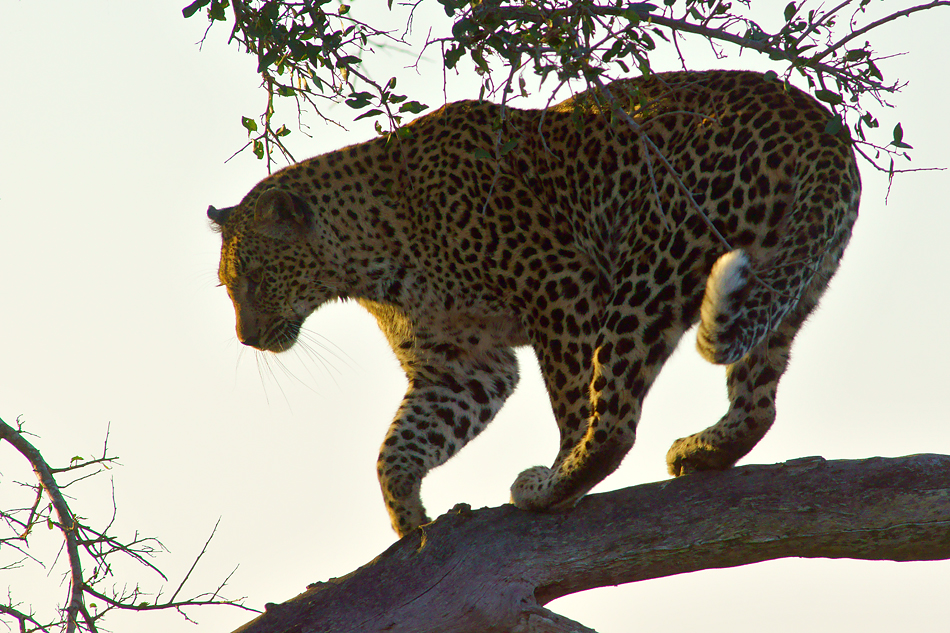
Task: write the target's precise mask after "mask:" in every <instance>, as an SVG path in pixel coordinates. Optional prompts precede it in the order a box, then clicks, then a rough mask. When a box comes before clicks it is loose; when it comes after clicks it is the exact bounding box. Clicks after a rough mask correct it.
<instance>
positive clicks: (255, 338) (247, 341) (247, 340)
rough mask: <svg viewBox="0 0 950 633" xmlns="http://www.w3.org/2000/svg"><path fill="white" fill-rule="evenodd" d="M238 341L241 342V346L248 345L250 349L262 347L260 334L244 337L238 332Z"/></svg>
mask: <svg viewBox="0 0 950 633" xmlns="http://www.w3.org/2000/svg"><path fill="white" fill-rule="evenodd" d="M238 340H239V341H241V344H243V345H247V346H248V347H256V348H258V349H260V347H261V337H260V334H253V335H242V334H241V333H240V332H238Z"/></svg>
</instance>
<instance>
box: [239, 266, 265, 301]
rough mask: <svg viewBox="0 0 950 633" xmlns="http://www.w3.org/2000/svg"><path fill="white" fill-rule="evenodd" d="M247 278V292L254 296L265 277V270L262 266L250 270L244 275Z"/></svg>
mask: <svg viewBox="0 0 950 633" xmlns="http://www.w3.org/2000/svg"><path fill="white" fill-rule="evenodd" d="M244 278H245V279H246V280H247V294H248V295H249V296H251V297H253V296H254V295H255V294H257V291H258V289H259V288H260V285H261V281H262V280H263V279H264V271H263V270H262V269H260V268H255V269H254V270H252V271H250V272H248V273H247V274H245V275H244Z"/></svg>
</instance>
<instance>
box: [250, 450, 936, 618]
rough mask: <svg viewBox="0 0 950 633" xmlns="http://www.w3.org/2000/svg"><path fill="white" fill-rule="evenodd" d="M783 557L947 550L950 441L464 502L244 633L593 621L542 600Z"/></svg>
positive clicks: (884, 556)
mask: <svg viewBox="0 0 950 633" xmlns="http://www.w3.org/2000/svg"><path fill="white" fill-rule="evenodd" d="M788 556H796V557H806V558H816V557H824V558H858V559H867V560H896V561H909V560H939V559H947V558H950V456H944V455H914V456H910V457H900V458H893V459H885V458H880V457H877V458H872V459H865V460H848V461H825V460H824V459H822V458H820V457H812V458H805V459H798V460H794V461H790V462H787V463H784V464H775V465H771V466H742V467H739V468H733V469H731V470H728V471H725V472H717V473H700V474H694V475H689V476H687V477H682V478H679V479H673V480H669V481H662V482H658V483H653V484H647V485H642V486H635V487H632V488H627V489H625V490H617V491H614V492H608V493H603V494H596V495H590V496H588V497H585V498H584V499H582V500H581V502H580V503H579V504H578V505H577V507H576V508H575V509H573V510H572V511H570V512H566V513H562V514H533V513H528V512H524V511H520V510H518V509H516V508H514V507H513V506H510V505H506V506H502V507H499V508H485V509H482V510H478V511H471V510H469V509H468V508H467V507H466V506H459V507H457V508H455V509H453V511H451V512H449V513H448V514H446V515H444V516H442V517H441V518H439V519H438V520H437V521H435V522H433V523H431V524H429V525H426V526H423V527H422V528H420V529H418V530H415V531H414V532H412V533H411V534H409V535H408V536H406V537H405V538H403V539H402V540H400V541H399V542H397V543H395V544H394V545H393V546H392V547H390V548H389V549H388V550H387V551H385V552H384V553H383V554H381V555H380V556H379V557H377V558H376V559H375V560H373V561H371V562H369V563H368V564H366V565H364V566H363V567H361V568H359V569H358V570H356V571H354V572H353V573H351V574H349V575H347V576H345V577H343V578H335V579H332V580H330V581H328V582H322V583H316V584H314V585H311V586H310V587H309V588H308V589H307V591H305V592H304V593H302V594H300V595H299V596H297V597H295V598H292V599H290V600H288V601H287V602H285V603H283V604H279V605H268V606H267V610H266V612H265V613H264V614H263V615H261V616H260V617H258V618H257V619H255V620H253V621H252V622H249V623H247V624H246V625H244V626H243V627H241V628H240V629H238V632H240V633H278V632H280V633H289V632H291V631H293V632H294V633H310V632H313V633H316V632H318V631H319V632H321V633H328V632H337V631H340V632H343V631H346V632H354V633H355V632H370V631H373V632H375V631H386V632H387V633H403V632H405V633H425V632H429V631H431V632H433V633H434V632H439V633H475V632H478V633H485V632H488V631H499V632H502V631H504V632H511V633H529V632H532V631H546V632H550V633H559V632H562V631H563V632H567V631H577V632H582V631H590V629H587V628H585V627H583V626H582V625H580V624H578V623H576V622H572V621H570V620H568V619H566V618H562V617H561V616H558V615H557V614H554V613H552V612H550V611H548V610H546V609H544V608H543V607H542V605H544V604H546V603H548V602H550V601H551V600H554V599H555V598H559V597H561V596H565V595H567V594H571V593H575V592H578V591H584V590H586V589H592V588H594V587H602V586H607V585H616V584H621V583H628V582H635V581H638V580H646V579H649V578H659V577H662V576H670V575H673V574H682V573H686V572H691V571H696V570H700V569H710V568H721V567H734V566H737V565H747V564H749V563H755V562H759V561H764V560H772V559H776V558H784V557H788ZM238 632H235V633H238Z"/></svg>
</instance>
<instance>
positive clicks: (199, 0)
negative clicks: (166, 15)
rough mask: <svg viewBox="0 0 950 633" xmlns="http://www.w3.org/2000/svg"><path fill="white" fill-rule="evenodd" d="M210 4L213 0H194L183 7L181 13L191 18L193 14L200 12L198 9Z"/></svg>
mask: <svg viewBox="0 0 950 633" xmlns="http://www.w3.org/2000/svg"><path fill="white" fill-rule="evenodd" d="M209 4H211V0H195V1H194V2H192V3H191V4H189V5H188V6H187V7H185V8H184V9H182V10H181V14H182V15H183V16H185V17H186V18H190V17H191V16H193V15H194V14H195V13H197V12H198V9H200V8H202V7H206V6H208V5H209Z"/></svg>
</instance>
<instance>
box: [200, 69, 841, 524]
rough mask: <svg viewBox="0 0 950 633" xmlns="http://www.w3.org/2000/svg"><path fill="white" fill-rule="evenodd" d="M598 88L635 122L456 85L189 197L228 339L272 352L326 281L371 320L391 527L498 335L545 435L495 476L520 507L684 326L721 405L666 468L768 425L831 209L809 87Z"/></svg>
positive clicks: (509, 383) (439, 451)
mask: <svg viewBox="0 0 950 633" xmlns="http://www.w3.org/2000/svg"><path fill="white" fill-rule="evenodd" d="M609 91H610V93H611V94H612V95H613V96H614V97H616V98H617V100H618V102H619V103H621V104H623V105H624V106H626V108H627V110H626V111H627V112H628V113H630V114H631V116H632V117H633V119H634V120H635V122H636V123H637V125H639V127H640V130H639V132H636V131H633V130H632V128H631V127H630V126H629V125H628V124H627V122H625V121H623V120H622V118H623V117H620V116H615V115H611V114H610V113H609V109H608V108H606V107H604V106H603V103H604V101H603V98H602V97H603V95H601V94H599V93H586V94H582V95H580V96H577V97H575V98H572V99H570V100H568V101H566V102H564V103H562V104H559V105H558V106H555V107H553V108H550V109H548V110H516V109H513V108H504V109H503V108H502V107H501V106H498V105H494V104H491V103H485V102H475V101H463V102H458V103H452V104H449V105H446V106H445V107H443V108H442V109H440V110H438V111H436V112H433V113H431V114H429V115H426V116H424V117H421V118H419V119H418V120H416V121H415V122H414V123H412V124H411V125H409V126H408V131H409V134H408V135H407V136H405V137H403V138H400V139H398V141H397V140H392V141H390V142H389V143H388V144H387V142H386V140H385V139H382V138H378V139H375V140H371V141H368V142H365V143H361V144H358V145H353V146H351V147H347V148H344V149H342V150H339V151H335V152H331V153H329V154H325V155H323V156H318V157H316V158H312V159H310V160H307V161H304V162H302V163H299V164H297V165H293V166H291V167H288V168H286V169H284V170H283V171H280V172H278V173H275V174H273V175H272V176H269V177H268V178H266V179H264V180H263V181H262V182H261V183H259V184H258V185H257V186H256V187H254V188H253V189H252V190H251V191H250V193H248V194H247V196H246V197H245V198H244V200H243V201H242V202H241V203H240V205H238V206H237V207H233V208H231V209H224V210H215V209H213V208H212V209H209V216H210V217H211V218H212V219H213V220H214V221H215V222H216V223H217V224H218V225H219V226H220V229H221V232H222V237H223V245H222V251H221V264H220V271H219V275H220V279H221V282H222V283H223V284H224V285H225V286H227V289H228V293H229V294H230V296H231V298H232V300H233V302H234V305H235V310H236V315H237V334H238V338H239V339H240V340H241V342H243V343H245V344H247V345H251V346H254V347H257V348H259V349H262V350H270V351H275V352H279V351H283V350H285V349H287V348H289V347H290V346H291V345H293V344H294V341H295V340H296V337H297V335H298V332H299V330H300V326H301V325H302V323H303V321H304V319H306V318H307V316H308V315H309V314H311V313H312V312H313V311H314V310H315V309H317V308H318V307H319V306H320V305H322V304H324V303H326V302H327V301H329V300H331V299H335V298H341V297H342V298H347V297H349V298H353V299H356V300H357V301H359V302H360V303H361V304H362V305H363V306H364V307H365V308H366V309H367V310H369V311H370V312H371V313H372V314H373V315H374V316H375V317H376V319H377V321H378V322H379V325H380V327H381V328H382V331H383V332H384V333H385V335H386V338H387V339H388V340H389V343H390V345H391V346H392V349H393V351H394V352H395V354H396V356H397V358H398V359H399V362H400V363H401V365H402V368H403V369H404V370H405V373H406V376H407V378H408V381H409V388H408V391H407V392H406V396H405V398H404V400H403V402H402V405H401V406H400V408H399V411H398V413H397V414H396V418H395V420H394V421H393V423H392V425H391V426H390V428H389V432H388V434H387V435H386V439H385V441H384V442H383V446H382V449H381V451H380V455H379V461H378V465H377V468H378V474H379V480H380V484H381V486H382V490H383V496H384V498H385V502H386V506H387V508H388V510H389V513H390V515H391V518H392V523H393V526H394V527H395V529H396V531H397V532H398V533H399V534H400V535H404V534H406V533H407V532H409V531H410V530H412V529H413V528H415V527H416V526H418V525H420V524H422V523H424V522H426V521H427V520H428V519H427V517H426V514H425V511H424V509H423V506H422V502H421V499H420V494H419V490H420V485H421V482H422V478H423V476H424V475H425V474H426V473H427V472H428V471H429V470H430V469H432V468H433V467H435V466H438V465H439V464H441V463H443V462H445V461H446V460H447V459H449V458H450V457H451V456H452V455H454V454H455V453H456V452H457V451H458V450H459V449H460V448H462V446H464V445H465V444H466V443H467V442H468V441H469V440H471V439H472V438H473V437H475V436H476V435H477V434H478V433H479V432H480V431H481V430H482V429H484V428H485V426H486V425H487V424H488V423H489V422H490V421H491V420H492V418H493V417H494V416H495V414H496V413H497V412H498V410H499V409H500V408H501V406H502V404H503V403H504V401H505V399H506V398H507V397H508V396H509V395H510V394H511V393H512V391H513V390H514V388H515V385H516V384H517V382H518V369H517V365H516V361H515V355H514V353H513V351H512V350H513V348H515V347H519V346H524V345H531V346H532V347H533V348H534V351H535V352H536V354H537V357H538V360H539V363H540V367H541V371H542V374H543V377H544V381H545V384H546V387H547V390H548V393H549V394H550V398H551V404H552V407H553V410H554V414H555V417H556V419H557V423H558V427H559V429H560V436H561V441H560V451H559V453H558V455H557V456H556V457H555V459H554V461H553V464H552V466H551V467H544V466H538V467H535V468H531V469H529V470H527V471H525V472H524V473H522V474H521V475H520V476H519V477H518V478H517V480H516V481H515V483H514V485H513V486H512V490H511V492H512V499H513V502H514V503H515V504H516V505H518V506H519V507H522V508H527V509H533V510H552V509H564V508H569V507H571V506H572V505H573V504H574V503H576V502H577V500H578V499H579V498H580V497H582V496H583V495H584V494H585V493H586V492H587V491H588V490H590V489H591V488H592V487H593V486H594V485H595V484H597V483H598V482H600V481H601V480H602V479H604V477H606V476H607V475H608V474H610V473H611V472H612V471H613V470H614V469H616V468H617V466H618V465H619V464H620V462H621V460H622V459H623V458H624V456H625V455H626V453H627V452H628V450H629V449H630V447H631V446H632V445H633V443H634V437H635V432H636V427H637V423H638V421H639V419H640V410H641V406H642V403H643V399H644V397H645V396H646V394H647V391H648V390H649V388H650V385H651V384H652V383H653V381H654V379H655V378H656V376H657V374H658V373H659V371H660V369H661V367H662V366H663V363H664V362H665V361H666V359H667V358H668V357H669V356H670V354H671V353H672V351H673V349H674V348H675V347H676V345H677V342H678V341H679V339H680V337H681V336H682V334H683V333H684V332H685V331H686V330H687V329H688V328H689V327H690V326H692V325H693V324H694V323H696V322H697V321H701V325H700V328H699V334H698V347H699V350H700V352H701V353H702V355H703V356H704V357H706V358H707V359H708V360H710V361H712V362H716V363H723V364H726V365H727V367H726V377H727V384H728V392H729V400H730V407H729V410H728V412H727V413H726V415H725V416H724V417H723V418H722V419H721V420H720V421H719V422H718V423H716V424H714V425H713V426H711V427H709V428H708V429H706V430H705V431H701V432H699V433H697V434H695V435H692V436H690V437H687V438H684V439H681V440H678V441H677V442H676V443H674V445H673V447H672V448H671V449H670V451H669V454H668V455H667V462H668V465H669V469H670V472H671V473H672V474H674V475H681V474H684V473H688V472H691V471H696V470H703V469H719V468H726V467H728V466H730V465H732V464H733V463H735V461H736V460H738V459H739V458H740V457H742V456H743V455H745V454H746V453H747V452H748V451H749V450H751V449H752V447H753V446H754V445H755V444H756V442H758V440H759V439H760V438H762V436H763V435H764V434H765V433H766V431H767V430H768V428H769V427H770V426H771V424H772V422H773V420H774V417H775V392H776V387H777V384H778V381H779V378H780V377H781V375H782V373H783V372H784V371H785V367H786V363H787V361H788V352H789V347H790V345H791V343H792V339H793V337H794V336H795V334H796V332H797V331H798V329H799V327H800V326H801V324H802V322H803V321H804V320H805V318H806V317H807V315H808V314H809V313H810V312H811V310H812V309H813V308H814V307H815V305H816V304H817V302H818V299H819V297H820V295H821V294H822V292H823V291H824V289H825V287H826V285H827V283H828V280H829V279H830V278H831V276H832V275H833V274H834V272H835V270H836V268H837V266H838V262H839V259H840V257H841V254H842V252H843V250H844V248H845V246H846V245H847V242H848V239H849V238H850V235H851V228H852V225H853V223H854V221H855V219H856V217H857V208H858V197H859V193H860V180H859V176H858V171H857V168H856V165H855V160H854V155H853V153H852V150H851V145H850V141H849V139H848V138H847V137H846V136H845V135H844V134H843V133H839V134H831V133H828V132H827V131H826V126H827V123H828V121H829V119H830V114H829V112H828V111H826V110H825V109H824V108H823V107H822V106H821V105H819V104H818V103H817V102H816V101H815V100H814V99H812V98H811V97H809V96H808V95H806V94H804V93H803V92H801V91H799V90H797V89H795V88H792V87H789V86H787V85H784V84H783V83H782V82H780V81H777V80H773V79H769V78H766V77H764V76H762V75H759V74H755V73H750V72H725V71H711V72H700V73H671V74H662V75H655V76H652V77H650V78H638V79H629V80H622V81H618V82H614V83H612V84H610V85H609ZM645 139H649V141H650V142H651V143H652V144H653V145H652V146H651V145H648V144H647V143H646V142H645ZM506 150H507V151H506ZM661 157H662V158H661ZM667 162H668V164H667ZM697 207H698V208H697ZM713 229H715V230H713ZM717 234H718V235H717Z"/></svg>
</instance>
